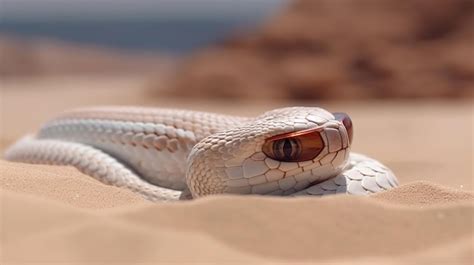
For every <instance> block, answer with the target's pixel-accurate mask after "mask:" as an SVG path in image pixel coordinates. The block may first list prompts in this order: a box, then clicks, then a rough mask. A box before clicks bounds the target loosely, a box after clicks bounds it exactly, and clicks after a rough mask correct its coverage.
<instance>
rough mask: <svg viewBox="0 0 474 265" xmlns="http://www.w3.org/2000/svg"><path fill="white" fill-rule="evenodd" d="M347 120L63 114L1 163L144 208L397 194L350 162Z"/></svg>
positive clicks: (307, 114) (290, 111) (308, 114)
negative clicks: (126, 196) (243, 197)
mask: <svg viewBox="0 0 474 265" xmlns="http://www.w3.org/2000/svg"><path fill="white" fill-rule="evenodd" d="M353 136H354V126H353V122H352V120H351V118H350V117H349V115H348V114H346V113H343V112H335V113H331V112H329V111H327V110H325V109H323V108H319V107H285V108H279V109H274V110H270V111H267V112H265V113H263V114H261V115H259V116H256V117H240V116H232V115H224V114H218V113H211V112H201V111H192V110H184V109H168V108H155V107H136V106H98V107H85V108H79V109H72V110H69V111H66V112H63V113H62V114H59V115H58V116H57V117H56V118H53V119H52V120H50V121H48V122H46V123H44V124H43V125H42V126H41V128H40V129H39V130H38V132H36V133H34V134H30V135H26V136H24V137H23V138H21V139H19V140H18V141H17V142H16V143H14V144H13V145H12V146H11V147H9V148H8V149H7V150H6V152H5V158H6V159H7V160H10V161H16V162H23V163H33V164H50V165H67V166H73V167H75V168H77V169H78V170H79V171H81V172H82V173H84V174H86V175H89V176H91V177H93V178H95V179H97V180H99V181H101V182H103V183H105V184H108V185H113V186H117V187H122V188H126V189H129V190H131V191H133V192H136V193H138V194H140V195H142V196H143V197H144V198H146V199H148V200H150V201H177V200H186V199H196V198H200V197H204V196H208V195H214V194H254V195H270V196H287V197H296V196H326V195H333V194H353V195H370V194H373V193H377V192H381V191H385V190H388V189H391V188H393V187H396V186H398V180H397V178H396V177H395V175H394V173H393V172H392V171H391V170H390V169H389V168H388V167H387V166H385V165H384V164H382V163H381V162H379V161H377V160H375V159H373V158H370V157H368V156H365V155H362V154H358V153H354V152H351V146H352V142H353Z"/></svg>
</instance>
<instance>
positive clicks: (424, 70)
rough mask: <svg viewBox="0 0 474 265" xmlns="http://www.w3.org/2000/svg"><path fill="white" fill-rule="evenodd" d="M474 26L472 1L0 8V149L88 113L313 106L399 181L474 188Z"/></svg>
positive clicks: (82, 1) (101, 0)
mask: <svg viewBox="0 0 474 265" xmlns="http://www.w3.org/2000/svg"><path fill="white" fill-rule="evenodd" d="M473 25H474V1H472V0H449V1H448V0H406V1H400V0H238V1H232V0H155V1H152V0H0V86H1V91H0V92H1V94H0V96H1V98H0V104H1V109H0V110H1V117H0V119H1V123H0V130H1V136H2V137H1V142H0V149H2V148H5V146H7V145H8V144H10V143H12V142H13V141H14V140H16V139H17V138H18V137H20V136H21V135H23V134H25V133H27V132H31V131H34V130H35V129H36V128H37V127H38V126H39V125H40V124H41V123H42V122H44V121H45V120H48V119H49V118H51V117H52V116H54V115H56V114H57V113H59V112H60V111H62V110H64V109H68V108H72V107H79V106H86V105H98V104H109V105H117V104H133V105H149V106H159V107H175V108H187V109H197V110H205V111H216V112H222V113H230V114H238V115H256V114H258V113H260V112H262V111H265V110H268V109H272V108H276V107H281V106H289V105H309V106H315V105H318V106H323V107H325V108H328V109H329V110H331V111H345V112H348V113H349V114H350V115H351V116H352V117H353V120H354V123H355V126H356V136H355V143H354V149H355V150H356V151H359V152H364V153H367V154H369V155H372V156H375V157H377V158H379V159H380V160H382V161H384V162H386V163H387V164H388V165H389V166H391V167H393V168H394V170H395V172H396V173H397V174H398V175H399V176H400V179H401V180H402V182H403V179H404V177H407V176H411V177H413V176H414V175H418V176H422V177H425V178H428V177H429V178H434V179H435V181H437V182H438V183H448V184H447V185H451V186H456V187H457V188H460V187H461V186H468V187H469V188H470V187H472V186H473V184H472V183H470V184H466V183H461V182H462V181H461V180H460V179H459V181H458V180H456V179H453V178H452V177H450V178H447V175H448V174H451V172H452V170H453V168H455V169H456V170H457V172H458V173H457V174H458V175H460V176H464V177H465V176H468V175H470V176H472V167H470V165H471V164H472V160H473V154H472V150H473V138H472V137H473V136H472V135H473V134H472V124H473V108H472V103H473V101H472V99H473V98H474V97H473V91H474V89H473V88H474V50H473V46H474V45H473V44H474V27H473ZM451 135H452V136H451ZM433 168H436V170H435V171H436V172H433ZM471 178H472V177H471ZM461 188H462V187H461Z"/></svg>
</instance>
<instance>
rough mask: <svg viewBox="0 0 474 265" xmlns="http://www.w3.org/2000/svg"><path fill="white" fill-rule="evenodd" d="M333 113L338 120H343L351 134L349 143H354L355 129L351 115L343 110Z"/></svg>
mask: <svg viewBox="0 0 474 265" xmlns="http://www.w3.org/2000/svg"><path fill="white" fill-rule="evenodd" d="M333 115H334V117H335V118H336V120H338V121H340V122H342V124H343V125H344V127H345V128H346V131H347V136H349V143H351V144H352V138H353V135H354V129H353V126H352V120H351V118H350V117H349V115H347V114H346V113H343V112H336V113H333Z"/></svg>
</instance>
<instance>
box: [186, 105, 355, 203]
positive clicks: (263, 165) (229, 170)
mask: <svg viewBox="0 0 474 265" xmlns="http://www.w3.org/2000/svg"><path fill="white" fill-rule="evenodd" d="M352 136H353V126H352V121H351V119H350V118H349V116H348V115H347V114H344V113H334V114H332V113H330V112H328V111H326V110H324V109H321V108H311V107H293V108H283V109H277V110H273V111H270V112H267V113H264V114H263V115H261V116H259V117H257V118H255V119H252V120H249V121H248V122H245V123H243V124H242V125H240V126H237V127H232V128H229V129H228V130H225V131H221V132H219V133H216V134H213V135H211V136H208V137H206V138H204V139H203V140H201V141H200V142H199V143H198V144H197V145H195V146H194V147H193V150H192V151H191V153H190V155H189V157H188V169H187V177H186V182H187V185H188V187H189V190H190V192H191V194H192V195H193V197H200V196H203V195H208V194H218V193H239V194H270V195H287V194H291V193H294V192H297V191H300V190H302V189H305V188H306V187H308V186H309V185H311V184H313V183H318V182H322V181H324V180H327V179H328V178H330V177H333V176H335V175H336V174H338V173H339V172H341V171H342V169H343V168H344V167H345V166H346V164H347V161H348V157H349V151H350V146H351V143H352Z"/></svg>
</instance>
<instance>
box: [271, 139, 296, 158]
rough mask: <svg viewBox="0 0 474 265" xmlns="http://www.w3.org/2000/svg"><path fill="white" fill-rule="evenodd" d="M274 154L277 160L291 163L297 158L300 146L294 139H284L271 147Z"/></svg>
mask: <svg viewBox="0 0 474 265" xmlns="http://www.w3.org/2000/svg"><path fill="white" fill-rule="evenodd" d="M273 148H274V150H273V151H274V153H275V155H276V156H277V158H278V159H279V160H284V161H291V160H296V159H297V158H298V154H299V153H300V152H299V151H300V150H299V149H300V146H299V144H298V141H297V140H296V139H284V140H280V141H276V142H275V145H274V146H273Z"/></svg>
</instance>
